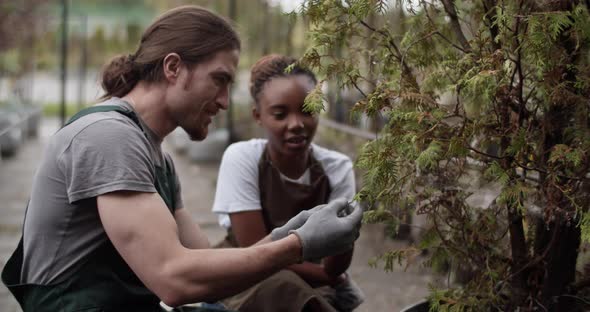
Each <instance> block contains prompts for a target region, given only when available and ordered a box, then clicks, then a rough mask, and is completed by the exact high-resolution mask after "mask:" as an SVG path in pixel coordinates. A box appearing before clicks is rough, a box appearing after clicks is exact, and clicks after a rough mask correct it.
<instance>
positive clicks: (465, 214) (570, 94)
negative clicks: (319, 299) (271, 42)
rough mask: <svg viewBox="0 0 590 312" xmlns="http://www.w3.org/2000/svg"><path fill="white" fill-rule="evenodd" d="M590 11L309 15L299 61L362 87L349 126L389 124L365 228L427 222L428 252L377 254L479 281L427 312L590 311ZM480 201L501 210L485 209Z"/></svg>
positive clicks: (473, 7) (431, 6) (533, 5)
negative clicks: (370, 120)
mask: <svg viewBox="0 0 590 312" xmlns="http://www.w3.org/2000/svg"><path fill="white" fill-rule="evenodd" d="M589 6H590V3H589V2H588V1H565V0H536V1H534V0H515V1H502V0H481V1H454V0H442V1H425V0H420V1H396V2H395V3H391V2H389V1H375V0H347V1H341V0H310V1H306V2H305V5H304V8H303V9H302V13H303V14H304V15H305V16H306V18H307V19H308V20H309V22H310V25H311V26H310V27H311V30H310V33H309V36H310V39H311V42H312V45H311V46H310V47H309V49H308V50H307V52H306V53H305V55H304V57H303V60H302V61H303V62H304V63H306V64H308V65H310V66H312V67H314V68H316V69H317V70H320V71H321V72H322V73H323V74H324V75H325V78H326V79H327V80H336V81H338V82H339V86H340V87H341V88H343V89H346V88H348V89H356V90H358V93H359V94H361V95H362V99H361V100H360V101H358V102H357V103H356V104H355V106H354V108H353V112H354V113H356V114H366V115H367V116H369V117H377V116H380V115H382V116H384V117H385V119H386V120H387V124H386V125H385V126H384V127H383V129H382V131H381V132H380V134H379V137H378V138H377V139H376V140H373V141H371V142H370V143H368V144H366V145H365V146H364V147H363V150H362V154H361V156H360V157H359V159H358V161H357V165H358V166H359V167H360V168H362V169H364V170H365V172H366V174H365V176H364V179H363V182H364V187H363V189H362V190H361V191H360V192H359V194H358V198H359V199H360V200H363V201H366V202H367V203H369V206H370V209H371V210H370V211H369V212H368V213H366V215H365V218H366V221H368V222H385V223H387V224H389V225H391V226H398V225H399V223H400V222H403V220H400V218H399V217H397V215H396V214H395V213H393V212H392V211H393V209H394V208H399V207H401V208H404V209H406V210H409V211H410V212H412V213H417V214H424V215H426V216H427V217H428V220H429V226H428V228H427V229H425V231H424V233H423V236H422V238H421V240H420V241H419V242H418V243H416V244H415V245H414V246H412V247H409V248H407V249H404V250H393V251H387V252H386V253H385V254H384V255H383V257H382V258H381V260H383V261H384V263H385V269H391V267H392V265H393V263H394V262H396V261H400V262H401V260H402V259H407V258H408V257H410V258H411V257H413V256H415V255H416V254H418V253H419V252H420V250H421V249H428V250H429V251H430V253H429V256H428V257H429V261H428V262H427V264H429V265H431V266H435V267H436V266H439V265H440V264H441V263H451V264H453V265H455V266H461V267H468V268H470V271H471V274H472V275H471V278H470V279H469V280H467V281H466V283H464V284H462V285H460V286H451V285H449V288H447V289H433V291H432V294H431V297H430V304H431V308H432V309H433V310H437V311H438V310H443V311H444V310H451V311H465V310H472V311H484V310H501V311H515V310H519V311H575V310H582V309H584V308H585V309H588V308H590V299H589V297H588V296H587V295H588V289H587V288H588V286H589V285H590V283H589V281H590V280H589V278H590V274H588V273H590V269H588V268H590V266H587V269H586V270H585V271H586V272H579V271H576V263H577V261H578V259H583V258H584V257H581V256H580V251H581V250H582V251H583V250H584V249H580V247H581V246H583V245H581V242H586V243H587V242H589V241H590V212H589V211H588V206H589V203H590V198H589V196H590V195H589V194H590V192H589V187H588V185H589V175H588V172H589V166H590V158H589V157H590V154H589V153H590V133H589V129H588V125H589V110H590V54H589V49H588V48H589V44H590V15H589V12H588V10H589ZM392 16H398V18H397V19H392ZM399 17H401V18H399ZM392 22H393V23H392ZM402 30H404V31H402ZM367 42H371V44H370V45H369V44H367ZM368 46H370V47H371V48H370V49H368V48H367V47H368ZM341 47H342V48H343V51H342V52H338V53H342V54H343V55H342V56H341V55H339V54H336V53H335V51H339V50H338V49H340V48H341ZM365 60H371V61H370V62H369V64H368V65H365V66H362V65H359V64H366V62H364V61H365ZM322 97H323V96H322V94H321V88H320V87H318V88H317V89H316V90H315V91H314V92H312V94H310V95H309V97H308V99H307V101H306V104H307V108H308V109H309V110H314V111H318V110H321V109H322V107H323V104H322ZM482 190H483V192H485V194H484V195H489V196H492V197H493V198H494V199H495V200H493V201H492V202H491V203H490V202H488V203H487V204H485V205H482V204H481V203H477V201H476V200H475V199H476V197H477V196H478V195H482V194H481V192H482ZM480 197H481V196H480ZM484 197H485V196H484ZM586 258H587V256H586ZM581 261H582V262H583V260H581ZM585 264H586V263H581V265H580V266H579V267H580V268H583V265H585ZM582 271H583V270H582Z"/></svg>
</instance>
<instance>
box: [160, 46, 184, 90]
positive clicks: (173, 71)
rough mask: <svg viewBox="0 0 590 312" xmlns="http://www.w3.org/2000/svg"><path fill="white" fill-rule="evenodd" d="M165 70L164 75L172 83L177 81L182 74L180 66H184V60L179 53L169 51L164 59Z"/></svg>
mask: <svg viewBox="0 0 590 312" xmlns="http://www.w3.org/2000/svg"><path fill="white" fill-rule="evenodd" d="M162 66H163V70H164V77H166V80H167V81H168V82H170V83H175V82H176V81H177V80H178V76H179V75H180V68H181V67H182V60H181V59H180V55H178V54H177V53H168V55H166V57H164V60H163V61H162Z"/></svg>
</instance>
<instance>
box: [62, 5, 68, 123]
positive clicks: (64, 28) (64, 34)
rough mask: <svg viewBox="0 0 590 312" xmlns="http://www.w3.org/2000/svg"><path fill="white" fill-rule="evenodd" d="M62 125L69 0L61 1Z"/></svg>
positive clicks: (64, 100)
mask: <svg viewBox="0 0 590 312" xmlns="http://www.w3.org/2000/svg"><path fill="white" fill-rule="evenodd" d="M61 5H62V14H61V55H60V56H61V60H60V61H61V109H60V117H61V125H62V126H63V125H65V124H66V78H67V69H68V64H67V60H68V0H61Z"/></svg>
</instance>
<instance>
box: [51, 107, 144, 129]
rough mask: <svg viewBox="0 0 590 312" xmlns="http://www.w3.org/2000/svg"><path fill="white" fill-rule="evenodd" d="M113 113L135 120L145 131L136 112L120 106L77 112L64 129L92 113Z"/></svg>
mask: <svg viewBox="0 0 590 312" xmlns="http://www.w3.org/2000/svg"><path fill="white" fill-rule="evenodd" d="M111 111H116V112H118V113H121V114H123V115H125V116H127V117H128V118H129V119H131V120H133V122H135V123H136V124H137V126H138V127H139V128H140V129H141V131H143V128H142V127H141V124H140V123H139V118H137V115H135V112H133V111H132V110H129V109H127V108H125V107H123V106H119V105H97V106H90V107H88V108H85V109H83V110H81V111H79V112H77V113H76V114H75V115H74V116H72V118H70V120H68V122H66V124H65V125H63V127H66V126H68V125H69V124H71V123H72V122H74V121H76V120H78V119H80V118H81V117H83V116H86V115H89V114H92V113H99V112H111ZM63 127H62V128H63Z"/></svg>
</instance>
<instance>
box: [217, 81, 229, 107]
mask: <svg viewBox="0 0 590 312" xmlns="http://www.w3.org/2000/svg"><path fill="white" fill-rule="evenodd" d="M229 89H230V87H229V86H228V87H227V88H222V89H221V90H220V91H219V94H218V95H217V99H216V102H217V105H218V106H219V107H220V108H221V109H223V110H227V108H228V107H229V96H230V92H229Z"/></svg>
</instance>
